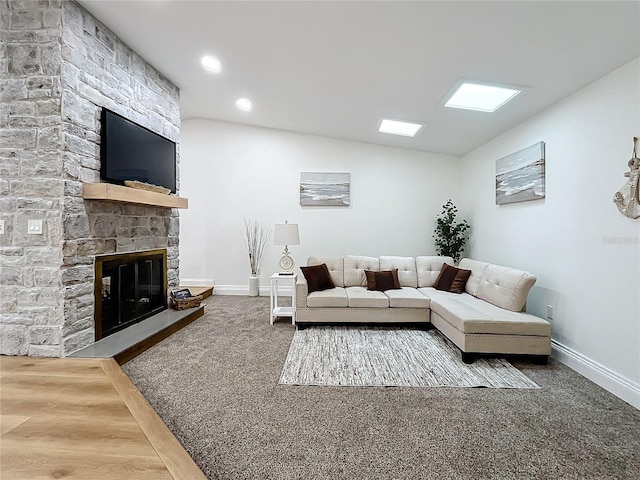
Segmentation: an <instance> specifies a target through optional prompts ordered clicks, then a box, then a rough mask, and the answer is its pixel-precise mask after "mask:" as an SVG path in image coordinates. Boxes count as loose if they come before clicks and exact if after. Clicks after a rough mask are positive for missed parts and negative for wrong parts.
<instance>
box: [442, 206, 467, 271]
mask: <svg viewBox="0 0 640 480" xmlns="http://www.w3.org/2000/svg"><path fill="white" fill-rule="evenodd" d="M457 213H458V209H457V208H456V206H455V205H454V204H453V202H452V201H451V199H449V200H448V201H447V203H445V204H444V205H443V206H442V211H441V212H440V213H439V214H438V215H436V230H435V232H434V234H433V238H434V239H435V244H436V251H437V253H438V255H443V256H446V257H451V258H453V261H454V262H455V263H458V260H460V256H461V254H462V251H463V250H464V245H465V243H466V242H467V239H468V238H469V237H468V236H467V235H466V233H465V232H466V231H467V230H468V229H469V228H471V226H470V225H469V223H468V222H467V221H466V220H462V221H461V222H458V223H456V215H457Z"/></svg>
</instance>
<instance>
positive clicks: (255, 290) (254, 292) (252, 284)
mask: <svg viewBox="0 0 640 480" xmlns="http://www.w3.org/2000/svg"><path fill="white" fill-rule="evenodd" d="M258 295H260V277H258V276H257V275H251V276H250V277H249V296H250V297H257V296H258Z"/></svg>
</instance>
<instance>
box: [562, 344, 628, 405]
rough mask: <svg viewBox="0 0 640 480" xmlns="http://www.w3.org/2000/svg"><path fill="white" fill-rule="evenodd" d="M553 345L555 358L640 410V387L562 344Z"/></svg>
mask: <svg viewBox="0 0 640 480" xmlns="http://www.w3.org/2000/svg"><path fill="white" fill-rule="evenodd" d="M551 344H552V347H553V351H552V353H551V356H552V357H553V358H555V359H557V360H559V361H560V362H562V363H564V364H565V365H566V366H568V367H569V368H571V369H573V370H575V371H576V372H578V373H580V374H581V375H584V376H585V377H587V378H588V379H589V380H591V381H592V382H594V383H596V384H598V385H600V386H601V387H602V388H604V389H605V390H608V391H609V392H611V393H613V394H614V395H615V396H617V397H619V398H621V399H622V400H624V401H625V402H627V403H629V404H630V405H632V406H634V407H635V408H637V409H639V410H640V385H638V384H637V383H634V382H632V381H631V380H629V379H627V378H624V377H622V376H620V375H618V374H617V373H616V372H614V371H612V370H609V369H608V368H607V367H605V366H604V365H600V364H599V363H598V362H595V361H594V360H591V359H590V358H588V357H585V356H584V355H582V354H581V353H578V352H576V351H575V350H573V349H571V348H569V347H567V346H566V345H563V344H562V343H560V342H557V341H555V340H551Z"/></svg>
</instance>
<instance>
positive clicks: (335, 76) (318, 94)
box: [80, 0, 640, 155]
mask: <svg viewBox="0 0 640 480" xmlns="http://www.w3.org/2000/svg"><path fill="white" fill-rule="evenodd" d="M80 3H81V4H82V5H83V6H84V7H85V8H86V9H87V10H89V11H90V12H91V13H93V14H94V15H95V16H96V17H97V18H98V19H100V20H101V21H102V22H103V23H104V24H105V25H107V26H108V27H109V28H110V29H111V30H113V31H114V32H115V33H116V34H117V35H118V36H119V37H120V38H121V39H122V40H123V41H124V42H125V43H127V44H128V45H129V46H130V47H132V48H133V49H134V50H135V51H137V52H138V53H139V54H140V55H142V56H143V57H144V58H145V59H146V60H147V61H149V62H150V63H151V64H152V65H154V66H155V67H156V68H157V69H158V70H160V71H161V72H162V73H163V74H164V75H165V76H167V77H168V78H170V79H171V80H172V81H173V82H175V83H176V84H177V85H178V86H179V87H180V89H181V115H182V118H183V120H186V119H190V118H210V119H217V120H224V121H230V122H238V123H243V124H248V125H258V126H263V127H270V128H277V129H284V130H291V131H295V132H304V133H310V134H317V135H323V136H328V137H335V138H343V139H349V140H355V141H360V142H367V143H374V144H380V145H391V146H397V147H404V148H411V149H416V150H422V151H429V152H438V153H447V154H454V155H463V154H465V153H467V152H469V151H471V150H473V149H474V148H476V147H478V146H480V145H482V144H483V143H485V142H487V141H489V140H491V139H492V138H494V137H496V136H498V135H499V134H501V133H503V132H504V131H506V130H508V129H509V128H511V127H513V126H514V125H516V124H518V123H520V122H522V121H524V120H526V119H527V118H529V117H531V116H533V115H535V114H536V113H538V112H540V111H542V110H543V109H545V108H547V107H549V106H550V105H552V104H554V103H556V102H558V101H560V100H562V99H563V98H565V97H566V96H568V95H570V94H572V93H574V92H576V91H577V90H579V89H581V88H582V87H584V86H586V85H588V84H590V83H592V82H593V81H595V80H597V79H598V78H600V77H602V76H603V75H606V74H607V73H609V72H610V71H612V70H614V69H615V68H617V67H619V66H622V65H624V64H625V63H627V62H629V61H631V60H632V59H634V58H636V57H638V56H640V26H639V25H640V2H638V1H633V2H617V1H603V2H593V1H586V2H579V1H553V2H542V1H511V2H500V1H498V2H486V1H468V2H467V1H425V2H347V1H341V2H332V1H318V2H275V1H264V2H218V1H188V0H183V1H178V0H172V1H169V0H165V1H117V0H116V1H114V0H110V1H109V0H81V1H80ZM204 54H213V55H215V56H217V57H218V58H219V59H220V61H221V62H222V71H221V73H220V74H219V75H211V74H208V73H207V72H205V71H204V70H203V69H202V67H201V66H200V57H201V56H202V55H204ZM460 79H471V80H476V81H483V82H498V83H503V84H512V85H518V86H523V87H526V91H525V93H524V94H521V95H519V96H517V97H516V98H515V99H514V100H513V101H512V102H510V103H508V104H507V105H505V106H504V107H502V108H501V109H499V110H498V111H496V112H495V113H483V112H475V111H469V110H457V109H451V108H446V107H444V106H443V100H444V98H445V96H446V95H447V93H448V92H449V91H450V90H451V89H452V87H453V86H454V84H455V83H456V82H457V81H458V80H460ZM639 88H640V87H639ZM240 97H247V98H249V99H250V100H251V101H252V103H253V110H252V111H251V112H242V111H240V110H238V109H237V108H236V106H235V101H236V99H238V98H240ZM382 117H390V118H395V119H406V120H410V121H416V122H419V123H425V124H426V125H427V127H426V128H425V129H424V130H423V131H422V132H421V133H420V134H419V135H418V136H417V137H415V138H406V137H397V136H392V135H389V134H382V133H378V131H377V126H378V123H379V122H380V119H381V118H382Z"/></svg>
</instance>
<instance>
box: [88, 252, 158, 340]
mask: <svg viewBox="0 0 640 480" xmlns="http://www.w3.org/2000/svg"><path fill="white" fill-rule="evenodd" d="M94 294H95V306H96V308H95V317H94V318H95V331H96V336H95V339H96V340H100V339H101V338H104V337H107V336H109V335H111V334H113V333H115V332H117V331H119V330H122V329H123V328H126V327H128V326H130V325H133V324H135V323H137V322H139V321H141V320H144V319H145V318H148V317H150V316H151V315H155V314H157V313H159V312H161V311H163V310H166V309H167V250H166V249H157V250H145V251H140V252H131V253H121V254H112V255H99V256H96V260H95V293H94Z"/></svg>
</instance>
